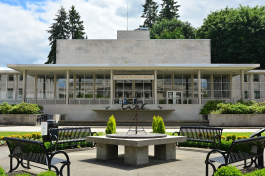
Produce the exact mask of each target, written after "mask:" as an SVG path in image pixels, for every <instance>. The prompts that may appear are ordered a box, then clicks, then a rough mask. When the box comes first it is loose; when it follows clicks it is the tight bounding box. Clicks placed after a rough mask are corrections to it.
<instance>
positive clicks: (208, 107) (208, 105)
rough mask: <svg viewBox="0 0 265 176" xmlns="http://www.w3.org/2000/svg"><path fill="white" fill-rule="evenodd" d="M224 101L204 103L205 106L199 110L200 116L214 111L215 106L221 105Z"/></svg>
mask: <svg viewBox="0 0 265 176" xmlns="http://www.w3.org/2000/svg"><path fill="white" fill-rule="evenodd" d="M223 102H224V100H209V101H207V102H206V104H205V105H204V106H203V108H202V109H201V112H200V114H211V112H212V111H216V110H217V109H218V108H217V105H218V104H219V103H223Z"/></svg>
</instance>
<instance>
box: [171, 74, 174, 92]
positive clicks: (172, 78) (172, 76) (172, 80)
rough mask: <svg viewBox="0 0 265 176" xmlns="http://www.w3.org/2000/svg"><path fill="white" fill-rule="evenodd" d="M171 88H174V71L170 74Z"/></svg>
mask: <svg viewBox="0 0 265 176" xmlns="http://www.w3.org/2000/svg"><path fill="white" fill-rule="evenodd" d="M171 82H172V90H174V73H173V74H172V75H171Z"/></svg>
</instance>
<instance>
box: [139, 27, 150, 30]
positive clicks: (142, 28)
mask: <svg viewBox="0 0 265 176" xmlns="http://www.w3.org/2000/svg"><path fill="white" fill-rule="evenodd" d="M140 30H149V28H145V27H141V28H140Z"/></svg>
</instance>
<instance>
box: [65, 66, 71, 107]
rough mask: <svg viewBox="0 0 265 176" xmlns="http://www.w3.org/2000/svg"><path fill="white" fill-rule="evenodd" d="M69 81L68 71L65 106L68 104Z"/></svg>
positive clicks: (67, 73) (68, 71) (68, 72)
mask: <svg viewBox="0 0 265 176" xmlns="http://www.w3.org/2000/svg"><path fill="white" fill-rule="evenodd" d="M69 79H70V70H67V71H66V92H65V93H66V96H65V104H69Z"/></svg>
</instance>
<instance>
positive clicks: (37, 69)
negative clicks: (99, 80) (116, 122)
mask: <svg viewBox="0 0 265 176" xmlns="http://www.w3.org/2000/svg"><path fill="white" fill-rule="evenodd" d="M7 67H9V68H11V69H14V70H16V71H18V72H23V70H28V74H30V73H36V74H38V73H39V74H41V73H43V74H45V73H60V72H61V73H62V72H63V73H65V70H70V71H73V72H93V71H94V72H106V71H109V70H111V69H112V70H114V71H143V70H145V71H148V70H154V69H157V70H158V72H164V71H165V72H170V73H171V72H172V73H178V72H179V73H196V72H197V70H199V69H200V70H201V72H202V73H204V74H208V73H216V74H219V73H221V74H233V73H234V74H239V73H240V70H243V71H244V73H246V72H249V71H250V70H252V71H253V69H255V68H258V67H260V64H8V65H7Z"/></svg>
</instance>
